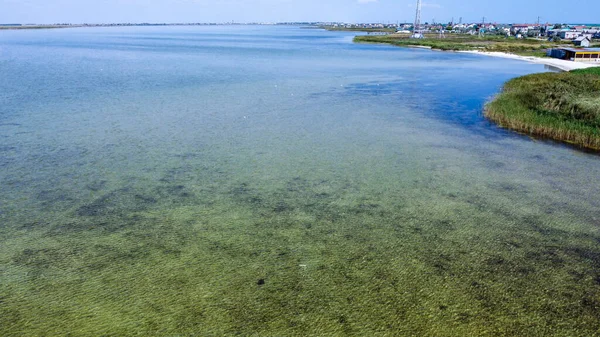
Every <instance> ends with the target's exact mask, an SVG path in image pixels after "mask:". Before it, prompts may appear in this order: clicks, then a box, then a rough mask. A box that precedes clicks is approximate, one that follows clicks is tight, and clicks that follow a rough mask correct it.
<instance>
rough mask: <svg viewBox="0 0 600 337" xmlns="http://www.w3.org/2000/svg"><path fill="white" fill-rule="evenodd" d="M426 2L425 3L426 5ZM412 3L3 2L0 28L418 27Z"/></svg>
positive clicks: (429, 12)
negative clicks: (59, 25) (270, 24)
mask: <svg viewBox="0 0 600 337" xmlns="http://www.w3.org/2000/svg"><path fill="white" fill-rule="evenodd" d="M422 1H423V0H422ZM415 3H416V0H415V1H412V0H220V1H219V0H213V1H209V0H0V23H57V22H69V23H83V22H88V23H109V22H229V21H235V22H259V21H260V22H281V21H344V22H396V21H401V22H402V21H413V20H414V11H415ZM484 16H485V17H486V21H491V22H506V23H517V22H518V23H531V22H535V21H536V20H537V17H538V16H540V17H541V19H540V21H542V22H553V23H554V22H571V23H574V22H582V23H593V22H600V1H597V0H575V1H563V0H560V1H559V0H544V1H541V0H525V1H523V0H502V1H500V0H491V1H488V0H480V1H473V0H469V1H460V0H454V1H453V0H424V1H423V10H422V20H423V21H428V22H431V21H432V20H433V19H435V20H436V22H448V21H450V20H451V19H452V17H454V20H455V21H458V19H459V17H462V18H463V22H474V21H481V18H482V17H484Z"/></svg>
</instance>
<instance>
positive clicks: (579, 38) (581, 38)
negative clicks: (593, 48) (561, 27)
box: [575, 36, 590, 42]
mask: <svg viewBox="0 0 600 337" xmlns="http://www.w3.org/2000/svg"><path fill="white" fill-rule="evenodd" d="M583 40H588V41H589V40H590V39H589V38H588V37H587V36H580V37H578V38H576V39H575V41H577V42H580V41H583Z"/></svg>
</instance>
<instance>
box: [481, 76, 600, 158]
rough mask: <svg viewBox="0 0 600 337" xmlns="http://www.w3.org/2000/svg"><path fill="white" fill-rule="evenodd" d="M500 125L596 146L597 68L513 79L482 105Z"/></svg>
mask: <svg viewBox="0 0 600 337" xmlns="http://www.w3.org/2000/svg"><path fill="white" fill-rule="evenodd" d="M485 115H486V116H487V117H488V118H489V119H491V120H493V121H495V122H496V123H498V124H499V125H500V126H503V127H506V128H509V129H513V130H517V131H520V132H524V133H527V134H531V135H536V136H541V137H547V138H551V139H555V140H559V141H564V142H568V143H572V144H576V145H578V146H581V147H586V148H591V149H596V150H598V149H600V67H596V68H588V69H580V70H573V71H570V72H560V73H542V74H533V75H527V76H523V77H519V78H515V79H513V80H511V81H509V82H507V83H506V85H505V86H504V90H503V92H502V93H501V94H500V95H498V96H497V97H496V98H495V99H494V100H493V101H492V102H490V103H488V104H487V106H486V112H485Z"/></svg>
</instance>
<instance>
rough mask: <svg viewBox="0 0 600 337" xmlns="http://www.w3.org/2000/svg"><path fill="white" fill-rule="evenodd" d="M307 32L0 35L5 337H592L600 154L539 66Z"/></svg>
mask: <svg viewBox="0 0 600 337" xmlns="http://www.w3.org/2000/svg"><path fill="white" fill-rule="evenodd" d="M352 36H353V34H347V33H340V32H326V31H321V30H313V29H301V28H300V27H261V26H247V27H246V26H232V27H227V26H219V27H129V28H87V29H79V28H78V29H58V30H37V31H6V32H1V34H0V74H2V76H1V77H0V167H1V170H0V186H1V190H0V335H3V336H55V335H68V334H71V335H74V336H75V335H81V336H98V335H106V336H122V335H156V336H196V335H197V336H211V335H212V336H220V335H257V336H282V335H286V336H287V335H315V336H323V335H381V336H391V335H429V336H456V335H473V336H483V335H489V336H498V335H516V336H534V335H539V336H548V335H557V336H567V335H568V336H591V335H595V334H598V333H599V331H600V330H599V329H600V323H599V322H600V233H599V228H600V227H599V226H600V198H598V193H599V192H600V181H599V180H598V179H597V178H598V177H599V176H600V157H598V156H596V155H593V154H586V153H582V152H580V151H577V150H575V149H572V148H569V147H565V146H562V145H557V144H553V143H550V142H545V141H537V140H533V139H530V138H528V137H525V136H521V135H517V134H514V133H511V132H508V131H505V130H502V129H499V128H496V127H495V126H493V125H492V124H490V123H488V122H487V121H486V120H485V119H484V118H483V117H482V108H483V105H484V104H485V102H486V101H487V100H488V99H490V98H491V97H492V96H493V95H494V94H495V93H497V92H498V91H499V90H500V88H501V86H502V84H503V83H504V82H505V81H506V80H508V79H510V78H513V77H516V76H520V75H524V74H528V73H533V72H541V71H546V69H544V68H543V66H540V65H534V64H528V63H523V62H517V61H512V60H505V59H495V58H488V57H482V56H476V55H465V54H458V53H456V54H455V53H444V52H432V51H427V50H413V49H401V48H394V47H389V46H384V45H358V44H353V43H352Z"/></svg>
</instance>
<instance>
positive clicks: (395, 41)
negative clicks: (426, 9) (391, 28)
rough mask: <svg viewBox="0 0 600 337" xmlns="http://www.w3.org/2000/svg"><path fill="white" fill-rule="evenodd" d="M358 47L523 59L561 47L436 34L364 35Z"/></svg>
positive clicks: (541, 42)
mask: <svg viewBox="0 0 600 337" xmlns="http://www.w3.org/2000/svg"><path fill="white" fill-rule="evenodd" d="M354 42H356V43H385V44H391V45H394V46H399V47H414V46H421V47H429V48H431V49H437V50H444V51H484V52H506V53H513V54H517V55H521V56H536V57H546V49H548V48H553V47H557V46H558V44H556V43H553V42H549V41H546V40H538V39H516V38H506V37H503V36H486V37H484V38H479V37H477V36H472V35H450V34H448V37H446V38H442V39H440V38H438V37H437V35H435V34H432V35H431V36H427V38H425V39H411V38H410V36H409V35H407V34H389V35H383V36H370V35H367V36H365V35H362V36H356V37H354Z"/></svg>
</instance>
